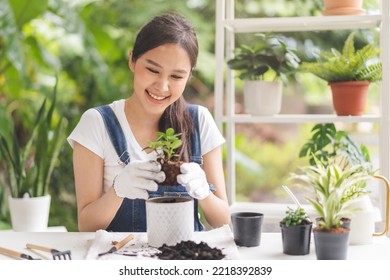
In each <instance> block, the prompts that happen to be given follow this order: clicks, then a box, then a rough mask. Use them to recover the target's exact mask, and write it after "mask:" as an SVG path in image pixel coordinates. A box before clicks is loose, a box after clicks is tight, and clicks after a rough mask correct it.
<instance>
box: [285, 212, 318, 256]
mask: <svg viewBox="0 0 390 280" xmlns="http://www.w3.org/2000/svg"><path fill="white" fill-rule="evenodd" d="M312 224H313V223H312V222H311V220H310V219H309V217H308V215H307V213H306V211H305V209H303V208H301V207H297V208H296V209H292V208H290V207H288V208H287V210H286V216H285V217H284V218H283V219H282V220H281V221H280V230H281V233H282V243H283V253H284V254H287V255H307V254H309V252H310V237H311V230H312Z"/></svg>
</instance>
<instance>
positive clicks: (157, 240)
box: [146, 197, 194, 247]
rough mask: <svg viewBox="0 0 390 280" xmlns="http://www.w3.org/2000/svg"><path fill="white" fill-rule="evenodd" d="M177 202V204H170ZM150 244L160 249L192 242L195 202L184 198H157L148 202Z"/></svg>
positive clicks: (147, 217)
mask: <svg viewBox="0 0 390 280" xmlns="http://www.w3.org/2000/svg"><path fill="white" fill-rule="evenodd" d="M172 200H175V202H170V201H172ZM146 223H147V237H148V244H149V246H151V247H160V246H162V245H163V244H166V245H168V246H172V245H175V244H176V243H179V242H181V241H185V240H191V239H192V237H193V233H194V201H193V199H190V198H184V197H175V198H172V197H157V198H151V199H149V200H147V201H146Z"/></svg>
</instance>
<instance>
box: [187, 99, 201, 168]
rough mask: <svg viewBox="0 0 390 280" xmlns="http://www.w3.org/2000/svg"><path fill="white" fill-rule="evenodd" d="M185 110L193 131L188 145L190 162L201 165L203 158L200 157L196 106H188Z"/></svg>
mask: <svg viewBox="0 0 390 280" xmlns="http://www.w3.org/2000/svg"><path fill="white" fill-rule="evenodd" d="M187 109H188V111H189V113H190V116H191V118H192V123H193V127H194V131H193V133H192V135H191V136H192V137H191V143H190V145H191V146H190V148H191V150H190V153H191V155H190V156H191V160H192V161H194V162H197V163H199V164H203V157H202V152H201V144H200V133H199V118H198V106H197V105H194V104H188V105H187Z"/></svg>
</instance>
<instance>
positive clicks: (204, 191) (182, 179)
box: [177, 162, 210, 200]
mask: <svg viewBox="0 0 390 280" xmlns="http://www.w3.org/2000/svg"><path fill="white" fill-rule="evenodd" d="M180 172H181V173H182V174H180V175H177V182H178V183H179V184H181V185H182V186H184V187H185V188H186V190H187V192H188V193H189V195H190V196H192V197H193V198H196V199H198V200H202V199H205V198H206V197H207V196H208V195H209V194H210V188H209V184H208V183H207V180H206V174H205V173H204V171H203V169H202V168H201V167H200V165H199V164H197V163H195V162H186V163H183V164H182V165H181V166H180Z"/></svg>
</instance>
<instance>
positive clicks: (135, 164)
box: [113, 161, 165, 200]
mask: <svg viewBox="0 0 390 280" xmlns="http://www.w3.org/2000/svg"><path fill="white" fill-rule="evenodd" d="M164 180H165V173H164V172H163V171H161V165H160V163H158V162H157V161H131V162H130V163H129V164H127V165H126V166H125V168H124V169H123V170H122V171H121V173H119V174H118V175H117V176H116V178H115V179H114V184H113V187H114V189H115V192H116V195H117V196H119V197H127V198H130V199H136V198H140V199H145V200H146V199H148V196H149V195H148V192H147V191H157V188H158V185H157V183H156V182H158V183H161V182H163V181H164Z"/></svg>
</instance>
